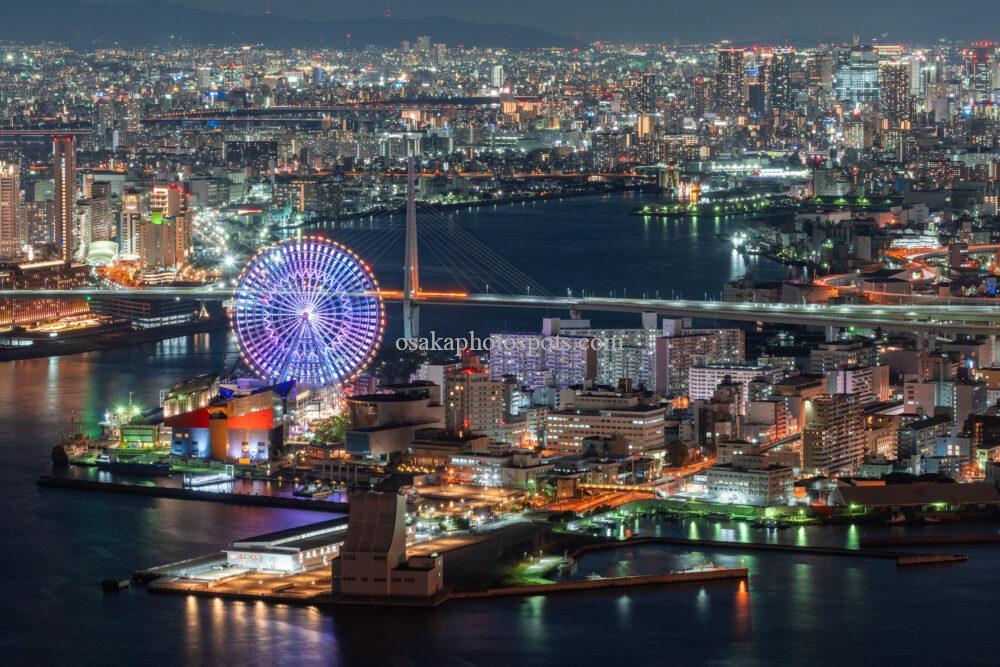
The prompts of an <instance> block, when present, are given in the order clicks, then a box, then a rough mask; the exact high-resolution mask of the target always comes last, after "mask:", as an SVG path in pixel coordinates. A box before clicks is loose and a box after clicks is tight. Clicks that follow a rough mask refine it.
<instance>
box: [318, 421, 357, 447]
mask: <svg viewBox="0 0 1000 667" xmlns="http://www.w3.org/2000/svg"><path fill="white" fill-rule="evenodd" d="M350 425H351V420H350V417H348V416H347V414H346V413H345V414H342V415H337V416H336V417H330V418H328V419H321V420H319V421H317V422H314V423H313V433H314V434H315V435H316V442H317V443H318V444H321V445H329V444H333V443H335V442H343V441H344V434H345V433H347V429H348V428H349V427H350Z"/></svg>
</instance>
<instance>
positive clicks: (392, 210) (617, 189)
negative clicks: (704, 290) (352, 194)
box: [280, 184, 648, 231]
mask: <svg viewBox="0 0 1000 667" xmlns="http://www.w3.org/2000/svg"><path fill="white" fill-rule="evenodd" d="M647 187H648V186H646V185H625V184H618V185H614V186H612V187H607V188H601V189H594V190H588V191H586V192H561V193H555V192H554V193H546V194H536V195H526V196H523V197H513V196H512V197H502V198H500V199H490V200H481V201H475V202H456V203H454V204H430V203H428V202H423V201H420V200H418V202H417V203H418V204H419V203H423V204H424V205H427V206H433V207H434V209H435V210H437V211H460V210H462V209H470V210H471V209H478V208H485V207H487V206H501V205H507V204H523V203H530V202H536V201H549V200H552V199H556V200H559V199H575V198H578V197H592V196H600V195H607V194H618V193H621V192H639V193H644V192H646V188H647ZM405 213H406V207H405V206H395V207H388V206H384V207H379V208H376V209H372V210H371V211H364V212H362V213H345V214H341V215H336V216H332V217H328V218H324V219H321V220H311V221H309V222H303V223H302V224H300V225H287V226H283V227H280V229H283V230H286V231H287V230H294V229H301V228H312V227H322V226H323V225H327V224H331V223H337V222H349V221H351V220H360V219H362V218H368V217H371V218H374V217H378V216H383V215H389V216H393V215H405Z"/></svg>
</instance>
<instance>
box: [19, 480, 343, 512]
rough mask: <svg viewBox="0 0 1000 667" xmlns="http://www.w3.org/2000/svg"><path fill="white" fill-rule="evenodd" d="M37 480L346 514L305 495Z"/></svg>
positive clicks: (77, 487) (340, 505)
mask: <svg viewBox="0 0 1000 667" xmlns="http://www.w3.org/2000/svg"><path fill="white" fill-rule="evenodd" d="M35 483H36V484H37V485H38V486H45V487H54V488H60V489H75V490H80V491H103V492H106V493H127V494H131V495H136V496H146V497H151V498H172V499H175V500H200V501H204V502H211V503H228V504H230V505H248V506H251V507H277V508H280V509H294V510H310V511H314V512H329V513H332V514H345V513H346V512H347V503H345V502H338V501H334V500H308V499H305V498H285V497H280V496H256V495H250V494H248V493H224V492H213V491H199V490H198V489H190V488H177V487H168V486H139V485H137V484H121V483H119V482H95V481H93V480H89V479H69V478H64V477H55V476H53V475H41V476H39V477H38V479H37V480H36V481H35Z"/></svg>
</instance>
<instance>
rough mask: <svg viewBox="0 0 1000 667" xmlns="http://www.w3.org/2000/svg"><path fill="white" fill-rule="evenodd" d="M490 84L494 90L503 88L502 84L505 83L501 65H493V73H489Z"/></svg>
mask: <svg viewBox="0 0 1000 667" xmlns="http://www.w3.org/2000/svg"><path fill="white" fill-rule="evenodd" d="M491 74H492V76H491V77H490V79H491V80H490V83H492V84H493V87H494V88H503V84H504V82H505V81H506V78H505V77H504V72H503V65H494V66H493V71H492V72H491Z"/></svg>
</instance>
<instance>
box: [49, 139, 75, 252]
mask: <svg viewBox="0 0 1000 667" xmlns="http://www.w3.org/2000/svg"><path fill="white" fill-rule="evenodd" d="M52 179H53V182H54V193H55V196H54V201H55V204H54V206H53V220H54V222H55V241H56V247H57V248H58V249H59V256H60V257H61V258H62V259H63V261H67V262H68V261H69V260H70V259H71V258H72V257H73V206H74V204H75V203H76V141H75V140H74V139H73V137H71V136H70V137H53V139H52Z"/></svg>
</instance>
